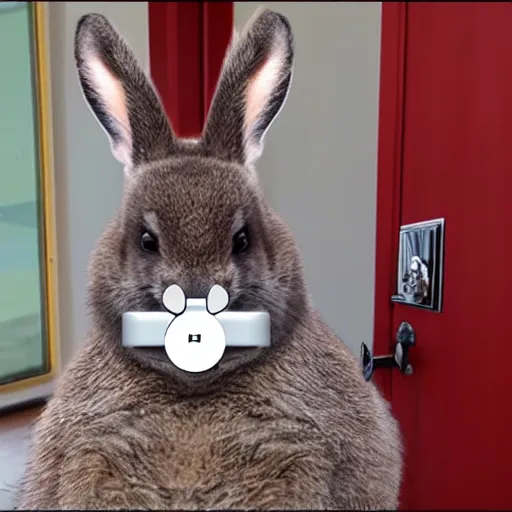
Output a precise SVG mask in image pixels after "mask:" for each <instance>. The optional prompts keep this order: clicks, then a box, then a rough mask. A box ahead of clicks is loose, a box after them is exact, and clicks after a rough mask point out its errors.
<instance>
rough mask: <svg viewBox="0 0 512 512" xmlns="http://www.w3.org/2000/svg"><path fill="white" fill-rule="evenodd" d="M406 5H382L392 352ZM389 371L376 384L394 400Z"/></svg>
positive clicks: (380, 226)
mask: <svg viewBox="0 0 512 512" xmlns="http://www.w3.org/2000/svg"><path fill="white" fill-rule="evenodd" d="M406 12H407V2H382V25H381V57H380V98H379V136H378V137H379V138H378V140H379V142H378V163H377V166H378V167H377V169H378V170H377V219H376V220H377V230H376V231H377V235H376V256H377V257H376V263H375V265H376V266H375V309H374V335H373V351H374V353H375V355H381V354H387V353H391V352H392V351H393V350H394V343H395V341H394V339H395V333H394V332H393V303H392V302H391V296H392V295H394V294H395V293H396V268H397V260H398V242H399V229H400V218H401V210H400V205H401V200H400V197H401V172H402V134H403V107H404V105H403V100H404V82H405V36H406ZM391 371H392V370H379V371H377V372H375V374H374V376H373V380H374V381H375V383H376V384H377V385H378V386H379V388H380V389H381V391H382V393H383V394H384V396H385V397H386V398H387V399H388V400H391Z"/></svg>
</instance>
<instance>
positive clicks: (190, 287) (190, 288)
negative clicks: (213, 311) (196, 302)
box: [182, 278, 215, 299]
mask: <svg viewBox="0 0 512 512" xmlns="http://www.w3.org/2000/svg"><path fill="white" fill-rule="evenodd" d="M214 284H215V283H214V282H213V280H210V279H204V278H203V279H187V280H186V281H185V282H184V283H183V286H182V290H183V291H184V292H185V296H186V297H187V298H188V299H205V298H206V296H207V295H208V292H209V291H210V289H211V288H212V286H213V285H214Z"/></svg>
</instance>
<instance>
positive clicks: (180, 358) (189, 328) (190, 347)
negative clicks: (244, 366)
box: [162, 285, 229, 373]
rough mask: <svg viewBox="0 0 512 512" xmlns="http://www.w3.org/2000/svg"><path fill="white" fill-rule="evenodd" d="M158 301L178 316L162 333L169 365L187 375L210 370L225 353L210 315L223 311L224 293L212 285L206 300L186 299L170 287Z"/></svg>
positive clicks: (222, 336) (223, 337)
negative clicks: (169, 361) (171, 364)
mask: <svg viewBox="0 0 512 512" xmlns="http://www.w3.org/2000/svg"><path fill="white" fill-rule="evenodd" d="M211 299H213V300H211ZM162 301H163V303H164V306H165V308H166V309H167V310H168V311H169V312H171V313H173V314H175V315H178V316H176V318H174V319H173V320H172V322H171V323H170V325H169V327H168V328H167V331H166V333H165V342H164V346H165V351H166V352H167V356H168V357H169V359H170V360H171V362H172V363H173V364H174V365H175V366H177V367H178V368H180V369H181V370H184V371H186V372H190V373H199V372H205V371H207V370H209V369H211V368H213V367H214V366H215V365H216V364H217V363H218V362H219V361H220V360H221V359H222V356H223V355H224V351H225V349H226V335H225V333H224V329H223V328H222V325H221V324H220V322H219V321H218V320H217V319H216V318H215V316H214V314H216V313H218V312H220V311H222V310H224V309H225V308H226V307H227V305H228V303H229V296H228V294H227V292H226V291H225V290H224V289H223V288H222V287H221V286H219V285H215V286H214V287H213V288H212V289H211V290H210V293H209V294H208V297H207V299H186V298H185V294H184V293H183V291H182V290H181V288H180V287H179V286H177V285H172V286H170V287H169V288H168V289H167V290H166V291H165V292H164V295H163V297H162ZM185 301H186V308H184V307H183V306H184V304H185ZM183 309H185V310H184V311H183Z"/></svg>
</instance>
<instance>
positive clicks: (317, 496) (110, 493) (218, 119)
mask: <svg viewBox="0 0 512 512" xmlns="http://www.w3.org/2000/svg"><path fill="white" fill-rule="evenodd" d="M75 57H76V64H77V69H78V76H79V79H80V84H81V86H82V89H83V93H84V95H85V98H86V100H87V102H88V104H89V105H90V107H91V109H92V111H93V113H94V114H95V116H96V117H97V119H98V121H99V122H100V124H101V125H102V127H103V128H104V130H105V132H106V133H107V135H108V137H109V140H110V143H111V146H112V151H113V153H114V155H115V157H116V158H117V159H118V160H119V161H120V162H122V164H123V165H124V167H125V174H126V177H125V193H124V199H123V204H122V207H121V209H120V211H119V213H118V214H117V216H116V217H115V218H114V219H113V221H112V222H111V223H110V224H109V226H108V227H107V229H106V231H105V232H104V234H103V235H102V237H101V238H100V240H99V242H98V244H97V247H96V249H95V251H94V253H93V256H92V262H91V266H90V278H91V283H90V308H91V314H92V319H93V326H94V327H93V329H92V330H91V332H90V334H89V336H88V339H87V341H86V343H85V345H84V347H83V348H82V350H81V351H80V353H79V354H78V355H77V356H76V357H75V359H74V360H73V361H72V363H71V364H70V365H69V366H68V367H67V369H66V371H65V372H64V374H63V375H62V377H61V378H60V380H59V382H58V385H57V389H56V391H55V394H54V396H53V398H52V399H51V401H50V402H49V404H48V406H47V407H46V409H45V411H44V412H43V414H42V416H41V418H40V420H39V421H38V424H37V426H36V428H35V433H34V438H33V444H32V448H31V452H30V457H29V462H28V467H27V470H26V474H25V476H24V479H23V481H22V484H21V487H20V490H19V495H18V506H19V508H22V509H49V508H53V509H58V508H73V509H112V508H131V509H161V510H165V509H228V508H235V509H248V508H251V509H329V508H331V509H344V510H348V509H358V510H362V509H396V507H397V505H398V492H399V485H400V478H401V443H400V435H399V430H398V427H397V424H396V422H395V420H394V419H393V417H392V415H391V414H390V411H389V409H388V405H387V403H386V402H385V401H384V400H383V399H382V398H381V396H380V395H379V393H378V391H377V389H376V388H375V386H374V385H373V384H369V383H366V382H365V381H364V380H363V378H362V376H361V369H360V367H359V364H358V362H357V361H356V359H355V358H354V357H353V356H352V355H351V353H350V352H349V351H348V349H347V348H346V347H345V345H343V343H342V342H341V341H340V339H339V338H338V337H336V336H335V334H334V333H333V332H332V331H331V330H330V329H329V328H328V327H327V326H326V324H325V323H324V322H323V321H322V319H321V318H320V317H319V316H318V314H317V313H315V312H314V311H313V309H312V306H311V304H310V301H309V298H308V292H307V288H306V285H305V282H304V273H303V269H302V265H301V261H300V257H299V254H298V251H297V247H296V245H295V242H294V238H293V236H292V235H291V234H290V232H289V231H288V229H287V227H286V226H285V225H284V224H283V222H282V221H281V220H280V219H279V217H278V216H277V215H276V214H275V213H274V211H272V209H271V208H270V207H269V206H268V204H267V203H266V201H265V199H264V198H263V196H262V192H261V189H260V186H259V184H258V179H257V175H256V173H255V170H254V168H253V164H254V162H255V160H256V159H257V158H258V156H259V155H260V153H261V150H262V145H263V138H264V135H265V133H266V131H267V129H268V127H269V125H270V124H271V122H272V121H273V119H274V118H275V116H276V115H277V113H278V112H279V110H280V109H281V107H282V105H283V103H284V101H285V99H286V95H287V93H288V89H289V87H290V82H291V77H292V64H293V41H292V34H291V30H290V26H289V23H288V21H287V19H286V18H285V17H284V16H282V15H280V14H277V13H275V12H272V11H269V10H264V11H261V12H259V14H258V15H256V16H255V17H254V18H253V19H252V20H251V22H250V23H249V24H248V26H247V28H246V29H245V30H244V32H243V33H242V34H241V36H240V37H238V38H235V39H234V42H233V44H232V45H231V47H230V49H229V52H228V55H227V57H226V60H225V63H224V67H223V71H222V76H221V78H220V81H219V85H218V87H217V91H216V94H215V96H214V100H213V103H212V107H211V111H210V113H209V117H208V120H207V122H206V125H205V129H204V132H203V135H202V136H201V138H200V139H199V140H178V139H177V138H176V137H175V136H174V134H173V132H172V129H171V127H170V125H169V122H168V120H167V119H166V117H165V114H164V112H163V110H162V106H161V103H160V101H159V98H158V96H157V94H156V93H155V91H154V89H153V87H152V85H151V83H150V81H149V80H148V78H147V77H146V76H145V74H144V73H143V71H142V70H141V68H140V67H139V65H138V64H137V62H136V60H135V58H134V56H133V54H132V53H131V51H130V50H129V49H128V47H127V46H126V44H125V42H124V41H123V40H122V39H121V37H120V36H119V35H118V34H117V32H116V31H115V30H114V28H113V27H112V26H111V25H110V24H109V22H108V21H107V20H106V19H105V18H104V17H103V16H101V15H98V14H90V15H87V16H84V17H82V18H81V19H80V21H79V22H78V26H77V30H76V39H75ZM172 283H177V284H179V285H180V286H181V288H182V289H183V290H184V291H185V293H186V295H187V297H205V296H206V293H207V292H208V290H209V289H210V288H211V286H212V285H213V284H214V283H219V284H221V285H222V286H223V287H224V288H225V289H227V290H228V291H229V294H230V297H231V302H230V306H229V307H230V309H236V310H254V309H257V310H261V309H262V310H267V311H268V312H269V313H270V316H271V321H272V346H271V347H270V348H268V349H266V348H259V349H258V348H256V349H250V348H249V349H248V348H245V349H244V348H240V349H234V348H228V349H227V350H226V353H225V355H224V357H223V358H222V359H221V361H220V362H219V364H218V365H217V366H216V367H215V368H213V369H212V370H209V371H207V372H204V373H200V374H188V373H185V372H183V371H181V370H179V369H178V368H176V367H175V366H173V365H172V363H171V362H170V361H169V359H168V358H167V356H166V355H165V352H164V349H163V348H162V349H154V350H153V349H142V348H141V349H126V348H123V347H122V346H121V318H122V315H123V313H124V312H126V311H144V310H163V307H162V303H161V297H162V293H163V291H164V290H165V288H166V287H167V286H169V285H170V284H172Z"/></svg>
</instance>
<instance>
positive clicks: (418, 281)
mask: <svg viewBox="0 0 512 512" xmlns="http://www.w3.org/2000/svg"><path fill="white" fill-rule="evenodd" d="M444 225H445V221H444V219H434V220H429V221H425V222H418V223H416V224H408V225H406V226H401V228H400V244H399V250H398V276H397V293H396V295H394V296H393V297H392V301H393V302H398V303H403V304H407V305H409V306H414V307H418V308H423V309H429V310H432V311H437V312H440V311H441V310H442V302H443V259H444Z"/></svg>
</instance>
